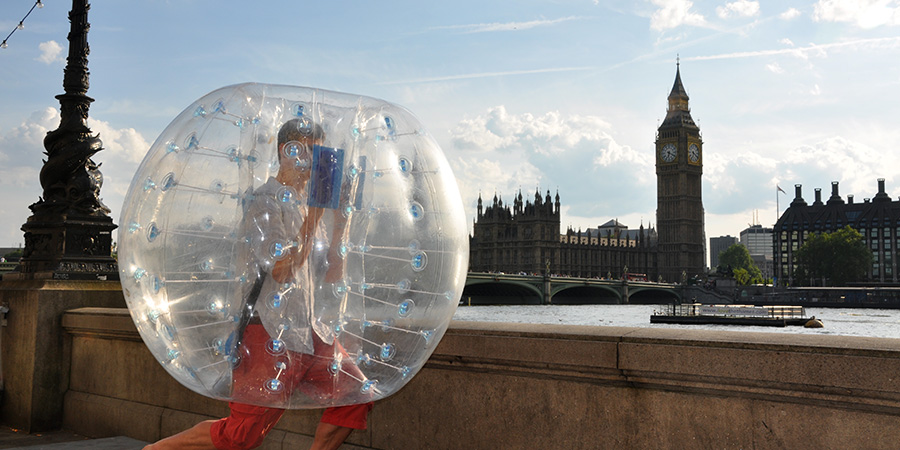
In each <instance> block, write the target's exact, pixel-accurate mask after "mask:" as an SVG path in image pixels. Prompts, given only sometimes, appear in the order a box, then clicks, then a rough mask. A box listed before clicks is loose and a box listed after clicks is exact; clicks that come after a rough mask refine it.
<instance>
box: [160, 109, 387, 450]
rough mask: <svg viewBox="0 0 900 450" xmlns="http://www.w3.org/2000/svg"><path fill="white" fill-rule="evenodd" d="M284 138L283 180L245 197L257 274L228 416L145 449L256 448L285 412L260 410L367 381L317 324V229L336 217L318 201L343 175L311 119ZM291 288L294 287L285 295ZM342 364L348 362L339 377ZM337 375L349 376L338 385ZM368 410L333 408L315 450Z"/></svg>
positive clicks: (331, 254) (334, 265) (336, 224)
mask: <svg viewBox="0 0 900 450" xmlns="http://www.w3.org/2000/svg"><path fill="white" fill-rule="evenodd" d="M277 139H278V142H277V145H278V163H279V165H278V172H277V174H276V175H275V176H274V177H270V178H269V179H268V180H267V182H266V183H265V184H263V185H262V186H260V187H259V188H257V189H256V190H255V191H254V192H253V193H252V195H248V199H249V200H248V201H247V202H246V204H245V206H244V210H245V212H244V221H243V223H244V225H243V227H244V230H243V231H244V232H245V234H244V235H245V236H247V237H248V238H249V245H248V249H247V253H249V255H247V260H248V261H250V262H251V263H250V265H251V268H250V272H251V273H254V272H255V274H256V275H255V279H254V280H249V281H248V282H247V283H246V285H247V288H246V289H245V290H246V291H249V292H248V293H245V299H246V300H245V303H246V304H245V306H244V308H243V309H244V310H245V316H244V318H243V319H244V320H242V321H241V322H243V323H242V324H241V325H240V326H239V330H238V332H237V333H236V340H237V342H236V343H235V344H234V345H235V347H236V350H235V352H234V353H235V354H234V355H233V356H235V357H234V358H233V361H234V363H235V367H234V370H233V371H232V383H231V396H230V397H231V399H232V401H231V402H229V408H230V411H231V413H230V415H229V416H228V417H226V418H224V419H220V420H210V421H204V422H201V423H199V424H197V425H195V426H194V427H192V428H190V429H188V430H185V431H183V432H181V433H179V434H176V435H174V436H171V437H168V438H166V439H163V440H161V441H159V442H156V443H155V444H151V445H149V446H146V447H144V449H145V450H165V449H183V450H187V449H198V450H199V449H209V450H243V449H252V448H256V447H258V446H259V445H261V444H262V442H263V440H264V439H265V437H266V435H267V434H268V433H269V431H271V430H272V428H273V427H274V426H275V424H276V423H277V422H278V420H279V419H280V418H281V416H282V414H284V409H279V408H273V407H264V406H256V405H259V404H268V405H271V404H273V403H275V404H283V405H287V404H288V403H289V402H290V397H291V396H292V395H310V396H314V395H318V396H322V395H323V393H324V395H328V394H337V393H339V392H341V391H342V390H346V389H357V390H358V389H359V382H360V381H362V380H365V377H364V376H363V374H362V373H361V372H360V371H359V369H358V368H356V367H355V366H354V365H352V364H351V363H341V362H340V361H342V360H343V359H344V357H346V359H347V360H352V358H350V357H348V356H347V353H346V351H344V349H343V348H342V347H341V345H340V343H339V342H338V341H337V340H335V336H334V333H333V331H331V330H330V328H329V327H327V326H325V325H323V324H322V323H321V322H319V321H313V320H312V317H313V315H312V311H313V308H314V305H313V303H314V302H313V300H312V299H313V294H312V293H311V292H312V289H313V280H312V279H313V278H314V275H317V274H314V273H313V272H314V271H316V270H319V268H318V267H317V268H311V267H310V265H311V264H309V263H307V260H309V259H311V257H310V252H311V249H312V247H313V246H314V245H313V239H314V238H315V236H316V234H317V230H318V229H319V228H320V227H319V222H320V221H322V218H323V216H324V215H325V213H326V211H327V210H328V209H333V208H330V207H328V206H324V207H323V205H322V204H321V202H320V200H321V199H322V198H332V197H333V198H336V197H335V196H336V195H339V194H338V192H339V191H340V190H341V187H340V185H339V183H340V179H339V178H340V176H339V175H337V176H335V171H334V170H332V169H330V168H328V167H324V168H323V167H322V166H323V164H322V162H323V161H325V162H329V161H330V163H331V164H340V162H339V161H338V159H337V158H335V156H336V155H334V154H328V153H327V151H328V150H332V151H333V149H327V148H325V147H321V144H322V142H323V140H324V131H323V129H322V127H321V126H320V125H318V124H315V123H312V122H311V121H309V120H308V119H305V118H299V119H292V120H290V121H288V122H286V123H285V124H284V125H282V127H281V129H280V130H279V132H278V138H277ZM323 149H324V153H323ZM338 156H341V155H338ZM326 166H327V164H326ZM337 172H338V173H339V170H338V171H337ZM311 178H313V180H312V182H310V179H311ZM335 178H338V179H337V180H335ZM305 197H309V201H308V202H304V203H305V204H302V205H301V203H300V202H297V201H292V200H296V199H300V198H305ZM307 205H308V206H307ZM333 211H334V213H333V230H332V236H331V243H330V244H331V245H330V246H329V250H328V252H327V256H325V259H326V261H327V262H325V261H323V262H322V263H321V264H320V265H319V266H323V267H325V268H326V269H324V270H325V274H324V275H323V276H322V278H323V279H324V280H325V281H326V283H333V282H335V281H338V280H339V279H340V278H341V276H342V273H341V272H342V270H343V266H342V263H341V258H340V257H339V256H338V254H337V248H338V247H339V242H340V239H341V238H342V237H343V234H344V228H345V221H346V219H344V217H343V215H342V214H340V213H339V212H338V210H337V209H333ZM319 231H321V230H319ZM321 235H322V233H321V232H320V233H319V236H320V237H321ZM285 286H291V288H290V289H283V288H284V287H285ZM269 292H277V295H274V296H273V295H272V294H267V293H269ZM247 319H249V320H247ZM244 326H246V328H243V327H244ZM335 361H338V363H339V364H342V365H341V366H340V367H337V370H336V367H335V365H334V364H335V363H334V362H335ZM338 374H342V375H346V376H344V377H342V378H338V377H337V376H336V375H338ZM354 381H355V382H356V384H355V385H354V384H353V382H354ZM371 409H372V402H368V403H363V404H357V405H349V406H339V407H331V408H327V409H326V410H325V412H324V413H323V415H322V418H321V420H320V422H319V425H318V427H317V428H316V434H315V437H314V440H313V444H312V447H311V448H312V449H317V450H318V449H337V448H338V447H340V446H341V444H342V443H343V442H344V440H345V439H346V438H347V436H349V435H350V433H351V432H352V431H353V430H354V429H365V428H366V422H367V418H368V414H369V411H370V410H371Z"/></svg>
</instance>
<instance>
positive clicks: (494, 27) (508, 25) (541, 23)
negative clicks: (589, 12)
mask: <svg viewBox="0 0 900 450" xmlns="http://www.w3.org/2000/svg"><path fill="white" fill-rule="evenodd" d="M577 19H579V18H578V17H562V18H559V19H552V20H531V21H527V22H493V23H477V24H468V25H451V26H444V27H434V28H432V29H434V30H462V31H463V32H464V33H487V32H492V31H519V30H527V29H529V28H536V27H545V26H552V25H557V24H560V23H563V22H568V21H571V20H577Z"/></svg>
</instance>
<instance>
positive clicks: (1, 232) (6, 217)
mask: <svg viewBox="0 0 900 450" xmlns="http://www.w3.org/2000/svg"><path fill="white" fill-rule="evenodd" d="M59 123H60V117H59V111H58V110H57V109H56V108H53V107H47V108H45V109H43V110H41V111H37V112H34V113H32V114H31V115H30V116H29V117H28V118H27V119H26V120H24V121H23V122H22V123H21V124H20V125H19V126H17V127H16V128H14V129H12V130H10V131H9V132H7V133H5V134H0V163H2V164H0V189H2V190H3V192H4V194H5V195H2V196H0V217H2V220H0V245H3V246H12V245H16V244H18V243H21V242H23V235H22V231H21V230H20V229H19V227H21V225H22V224H23V223H25V220H27V218H28V216H30V215H31V211H30V210H29V209H28V205H30V204H32V203H34V202H36V201H37V200H38V198H39V197H40V196H41V195H42V188H41V184H40V178H39V173H40V170H41V167H42V166H43V160H44V159H46V155H45V154H44V144H43V141H44V137H45V136H46V135H47V132H48V131H51V130H55V129H57V128H58V127H59ZM88 125H89V127H90V128H91V131H93V132H94V134H99V135H100V139H101V141H103V150H102V151H100V152H99V153H97V154H96V155H94V156H93V157H92V158H91V159H92V160H93V161H94V162H96V163H99V164H101V167H100V171H101V172H102V173H103V178H104V182H103V187H102V189H101V191H100V195H101V197H102V198H103V202H104V204H106V206H108V207H109V208H110V209H112V214H111V217H113V220H114V221H116V220H118V215H119V212H120V209H121V206H122V202H123V200H124V197H125V193H126V191H127V189H128V186H129V184H130V183H131V178H132V176H133V175H134V173H135V171H136V170H137V166H138V165H139V163H140V161H141V160H142V159H143V157H144V154H145V153H146V152H147V149H149V147H150V144H149V143H148V142H147V140H146V139H144V137H143V136H141V134H140V133H138V132H137V131H135V130H134V129H132V128H123V129H117V128H114V127H112V126H110V124H109V123H108V122H104V121H102V120H95V119H89V120H88Z"/></svg>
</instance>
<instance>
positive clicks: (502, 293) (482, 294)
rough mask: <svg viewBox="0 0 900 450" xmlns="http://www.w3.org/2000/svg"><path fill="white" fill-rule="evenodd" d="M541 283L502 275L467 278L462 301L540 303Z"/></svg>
mask: <svg viewBox="0 0 900 450" xmlns="http://www.w3.org/2000/svg"><path fill="white" fill-rule="evenodd" d="M541 286H542V284H541V283H534V282H530V283H529V282H528V281H526V280H524V279H523V280H516V279H503V278H500V277H491V276H477V277H473V276H472V275H471V274H470V275H469V277H468V278H466V287H465V288H464V289H463V293H462V299H461V301H462V303H463V304H471V305H540V304H542V303H543V299H544V292H543V289H541Z"/></svg>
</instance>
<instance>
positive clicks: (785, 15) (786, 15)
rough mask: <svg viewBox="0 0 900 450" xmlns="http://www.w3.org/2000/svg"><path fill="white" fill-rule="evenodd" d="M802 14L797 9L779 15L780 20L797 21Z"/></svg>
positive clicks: (790, 9)
mask: <svg viewBox="0 0 900 450" xmlns="http://www.w3.org/2000/svg"><path fill="white" fill-rule="evenodd" d="M800 14H802V13H801V12H800V10H799V9H797V8H789V9H788V10H787V11H785V12H783V13H781V14H779V15H778V18H779V19H781V20H791V19H795V18H797V17H799V16H800Z"/></svg>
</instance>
